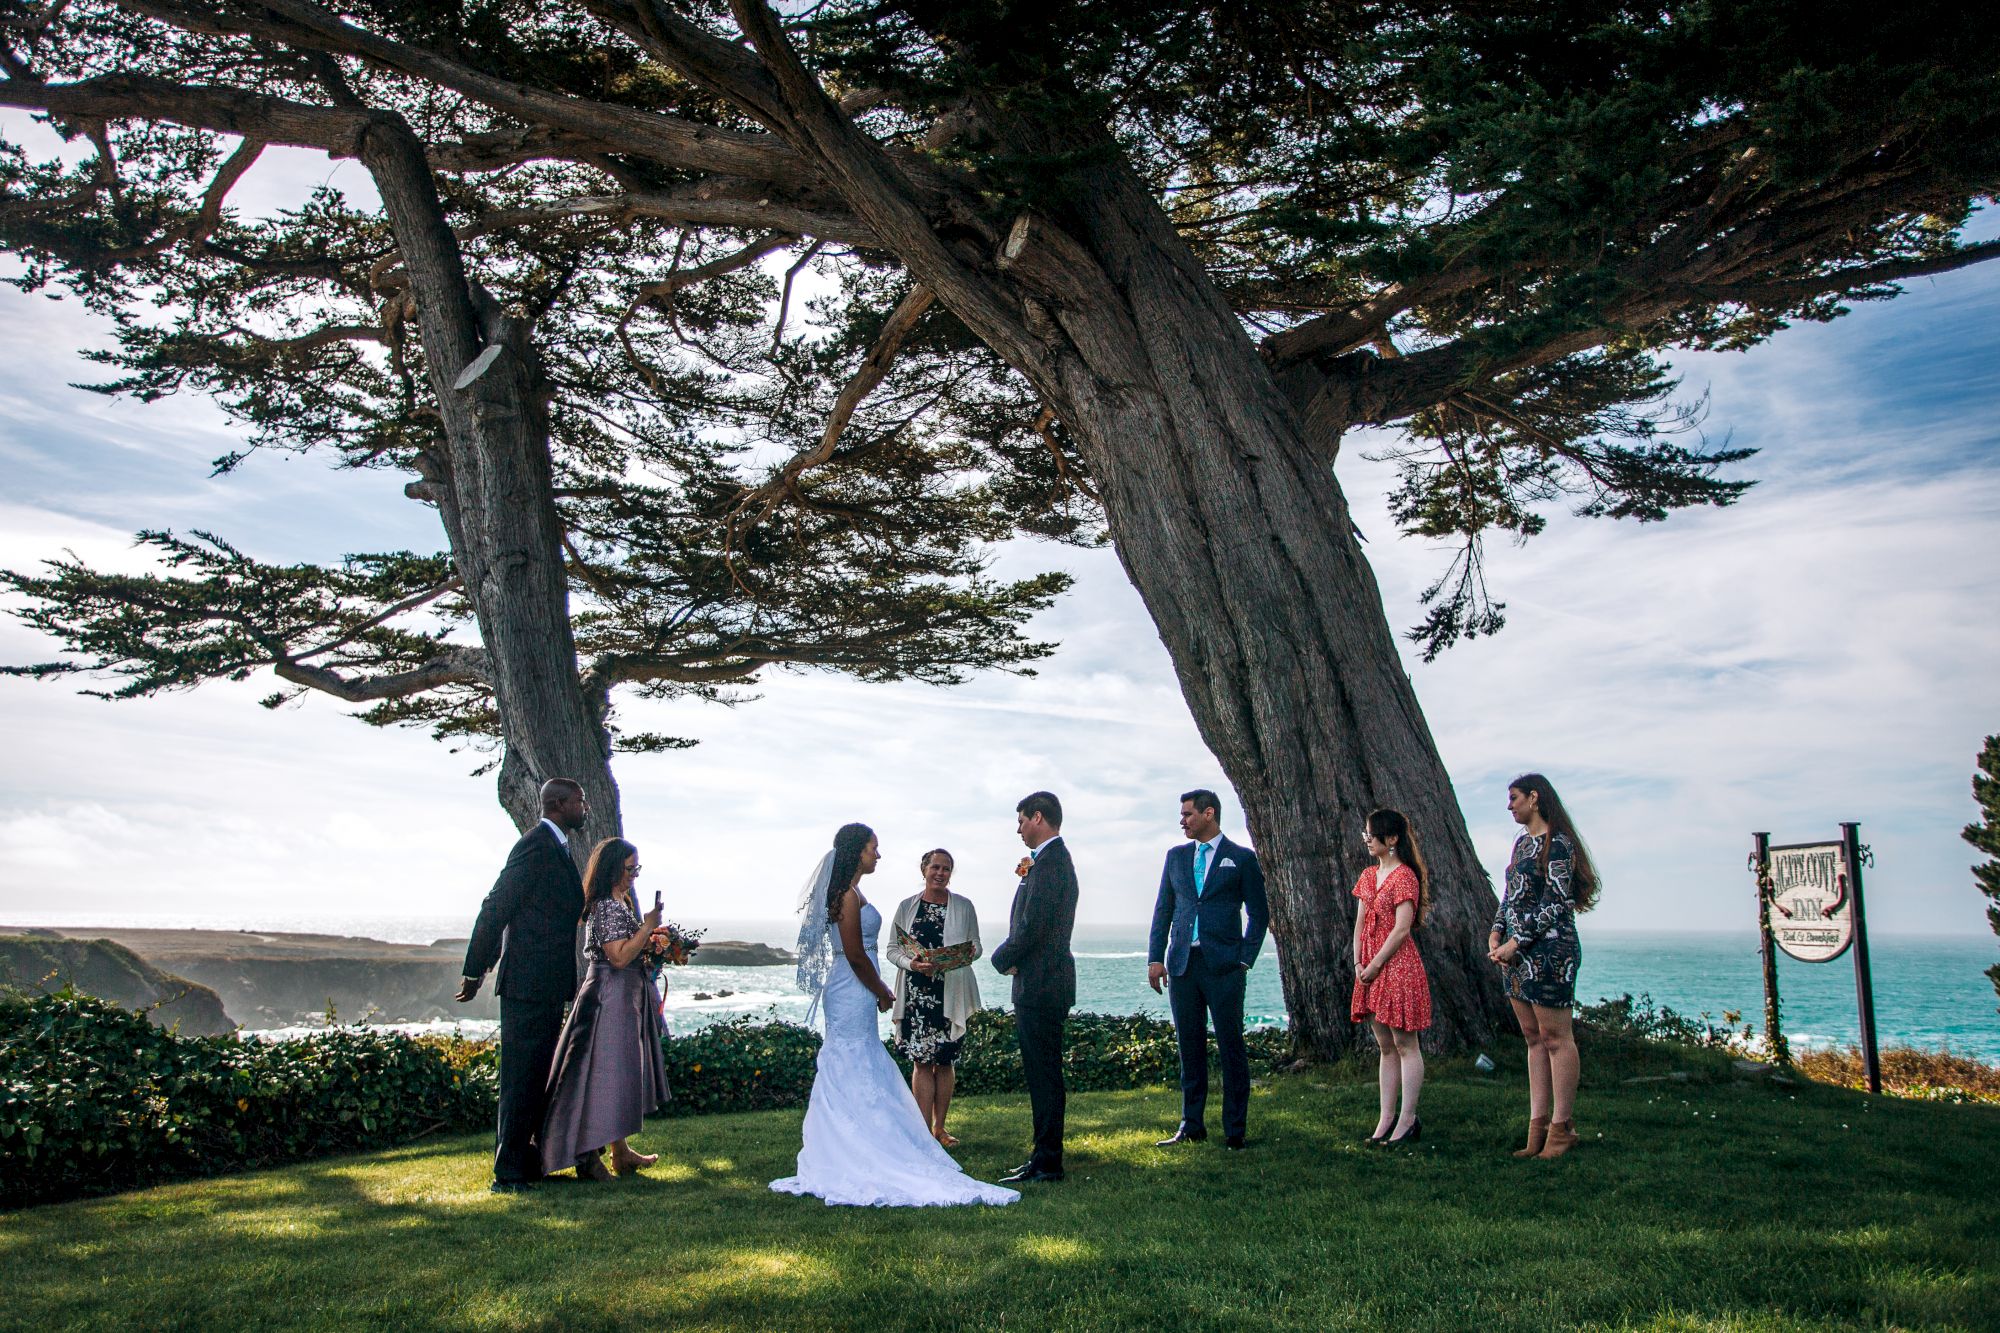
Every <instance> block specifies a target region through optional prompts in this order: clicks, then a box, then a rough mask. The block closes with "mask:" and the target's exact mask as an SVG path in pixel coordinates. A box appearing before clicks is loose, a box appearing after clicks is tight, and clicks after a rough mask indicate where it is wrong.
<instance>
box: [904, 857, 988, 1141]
mask: <svg viewBox="0 0 2000 1333" xmlns="http://www.w3.org/2000/svg"><path fill="white" fill-rule="evenodd" d="M919 865H920V867H921V868H922V870H923V875H924V887H923V892H921V893H917V894H913V895H912V896H910V897H908V898H905V899H903V902H902V905H901V906H900V907H898V908H897V909H896V922H895V929H894V930H893V931H891V932H890V936H889V943H888V945H887V947H886V948H884V949H883V951H882V952H883V956H884V957H886V958H887V959H888V960H889V961H890V962H891V963H894V964H895V965H896V1007H895V1008H894V1009H893V1010H892V1011H891V1017H892V1018H893V1019H894V1020H895V1025H896V1046H897V1049H899V1050H900V1051H902V1053H903V1055H904V1057H905V1058H906V1059H908V1060H909V1062H910V1091H911V1092H912V1093H913V1094H915V1096H916V1099H917V1109H918V1110H919V1111H922V1112H923V1115H924V1120H925V1122H926V1123H927V1124H929V1125H930V1130H931V1134H932V1136H933V1137H935V1138H936V1139H937V1141H938V1142H939V1143H942V1144H943V1145H944V1146H945V1147H947V1148H952V1147H956V1146H957V1145H958V1140H957V1139H955V1138H953V1137H952V1136H951V1134H949V1133H948V1132H947V1131H946V1130H945V1127H944V1118H945V1113H946V1112H947V1111H949V1110H950V1109H951V1093H952V1088H953V1087H954V1086H955V1084H956V1083H957V1081H958V1073H957V1069H958V1048H959V1046H960V1044H961V1043H963V1042H964V1040H965V1024H966V1021H967V1020H968V1019H970V1018H971V1017H972V1011H973V1010H975V1009H977V1008H978V1007H979V983H978V982H976V981H974V980H973V979H972V968H971V964H972V962H973V960H974V959H976V958H978V957H979V955H980V953H981V948H980V944H979V914H978V913H977V912H975V911H974V910H973V908H972V900H971V899H970V898H967V897H966V896H965V895H964V894H961V893H953V892H952V891H951V889H950V885H951V872H952V869H953V867H954V863H953V861H952V857H951V853H950V852H948V851H946V850H944V848H942V847H939V848H937V849H935V850H933V851H928V852H925V853H924V856H923V860H922V861H921V862H919ZM945 950H949V952H948V953H945V954H944V956H942V957H939V958H932V957H930V956H929V955H931V954H933V953H938V952H940V951H945Z"/></svg>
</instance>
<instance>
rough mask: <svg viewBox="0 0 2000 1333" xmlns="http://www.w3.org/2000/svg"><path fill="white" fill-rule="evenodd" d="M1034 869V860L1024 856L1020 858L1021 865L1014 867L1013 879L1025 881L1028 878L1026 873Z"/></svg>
mask: <svg viewBox="0 0 2000 1333" xmlns="http://www.w3.org/2000/svg"><path fill="white" fill-rule="evenodd" d="M1034 868H1035V858H1034V857H1032V856H1024V857H1022V858H1021V864H1019V865H1017V866H1015V867H1014V878H1016V879H1026V878H1027V877H1028V872H1029V871H1030V870H1033V869H1034Z"/></svg>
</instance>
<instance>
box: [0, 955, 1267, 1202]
mask: <svg viewBox="0 0 2000 1333" xmlns="http://www.w3.org/2000/svg"><path fill="white" fill-rule="evenodd" d="M1249 1044H1250V1054H1251V1065H1252V1068H1253V1070H1255V1071H1263V1070H1268V1069H1270V1068H1272V1067H1274V1066H1276V1065H1278V1064H1280V1063H1282V1062H1284V1061H1285V1060H1286V1059H1288V1058H1289V1056H1290V1039H1289V1037H1288V1036H1287V1035H1286V1034H1285V1033H1283V1032H1278V1031H1269V1030H1264V1031H1258V1032H1252V1033H1250V1034H1249ZM819 1046H820V1038H819V1034H818V1033H816V1032H814V1031H813V1030H812V1029H810V1028H806V1027H801V1026H799V1025H798V1024H796V1023H786V1022H781V1021H757V1020H755V1019H750V1018H738V1019H732V1020H730V1021H728V1022H723V1023H717V1024H715V1025H713V1026H711V1027H707V1028H703V1029H701V1030H700V1031H697V1032H693V1033H690V1034H689V1035H687V1036H685V1037H677V1038H673V1039H671V1040H669V1041H667V1042H666V1043H664V1046H663V1051H664V1054H665V1058H666V1066H667V1077H668V1080H669V1081H670V1082H671V1083H672V1085H673V1090H674V1097H673V1100H672V1101H671V1102H670V1103H668V1105H667V1106H666V1107H664V1108H663V1109H662V1112H661V1113H662V1114H664V1115H671V1116H682V1115H704V1114H711V1113H714V1112H719V1111H763V1110H771V1109H774V1108H779V1107H797V1106H804V1105H805V1103H806V1100H807V1098H808V1096H809V1095H810V1094H811V1092H812V1082H813V1074H814V1069H815V1063H816V1061H817V1059H818V1055H819ZM890 1050H891V1053H892V1054H893V1052H894V1046H893V1045H891V1047H890ZM498 1059H499V1045H498V1043H497V1042H492V1041H471V1040H467V1039H465V1038H463V1037H455V1036H453V1037H444V1036H437V1037H406V1036H403V1035H400V1034H397V1033H390V1032H381V1031H375V1030H370V1029H366V1028H335V1029H332V1030H330V1031H328V1032H325V1033H321V1034H316V1035H314V1036H310V1037H303V1038H299V1039H296V1040H291V1041H282V1042H259V1041H244V1040H240V1039H238V1038H235V1037H192V1038H184V1037H176V1036H174V1035H173V1034H171V1033H168V1032H163V1031H161V1030H160V1029H158V1028H156V1027H154V1026H152V1024H150V1023H148V1022H147V1021H146V1019H145V1018H144V1017H143V1016H142V1015H139V1014H135V1013H132V1012H130V1011H129V1010H125V1009H121V1008H119V1007H117V1006H116V1005H112V1004H107V1003H105V1002H104V1001H102V1000H97V999H93V998H91V997H89V996H86V995H79V994H77V993H75V992H74V991H59V992H56V993H55V994H52V995H45V996H37V997H35V998H33V999H29V1000H25V1001H23V1000H9V1001H4V1002H0V1207H18V1206H20V1205H23V1204H29V1203H43V1202H48V1201H51V1200H55V1199H63V1198H71V1197H74V1196H77V1195H83V1194H101V1193H106V1192H109V1191H114V1190H123V1189H133V1188H137V1187H138V1186H141V1185H148V1184H153V1183H156V1182H159V1181H164V1180H174V1179H179V1178H182V1177H186V1176H202V1175H216V1174H220V1173H222V1172H226V1171H237V1170H243V1169H246V1168H250V1167H257V1166H266V1165H271V1164H273V1163H278V1162H288V1161H296V1160H299V1159H301V1158H306V1157H315V1156H320V1155H323V1154H327V1153H335V1152H352V1151H357V1150H362V1149H369V1148H381V1147H387V1146H389V1145H391V1144H395V1143H399V1142H403V1141H405V1140H407V1139H409V1138H411V1137H413V1136H415V1135H418V1134H422V1133H425V1132H428V1131H431V1130H438V1129H444V1130H455V1131H462V1130H471V1129H482V1128H486V1127H489V1126H490V1125H491V1124H492V1123H493V1113H494V1108H495V1101H496V1084H497V1078H496V1075H497V1065H498ZM903 1067H904V1069H905V1070H907V1069H908V1065H907V1064H904V1066H903ZM1179 1070H1180V1064H1179V1056H1178V1054H1177V1051H1176V1048H1175V1045H1174V1028H1173V1024H1172V1023H1170V1022H1168V1021H1167V1020H1166V1019H1163V1018H1154V1017H1148V1016H1145V1015H1141V1014H1132V1015H1124V1016H1121V1015H1112V1014H1072V1015H1071V1016H1070V1020H1069V1028H1068V1034H1067V1043H1066V1047H1065V1053H1064V1074H1065V1077H1066V1079H1067V1081H1068V1083H1069V1086H1070V1087H1071V1088H1073V1089H1075V1090H1077V1091H1079V1092H1082V1091H1098V1090H1104V1089H1114V1088H1136V1087H1143V1086H1145V1085H1147V1084H1154V1083H1171V1082H1173V1081H1175V1080H1176V1079H1177V1078H1178V1077H1179ZM1025 1086H1026V1085H1025V1083H1024V1082H1023V1080H1022V1078H1021V1056H1020V1053H1019V1051H1018V1050H1017V1049H1016V1047H1015V1044H1014V1020H1013V1017H1012V1015H1010V1014H1007V1013H1005V1012H1002V1011H1001V1010H998V1009H982V1010H980V1011H979V1012H977V1013H975V1014H974V1015H973V1016H972V1020H971V1023H970V1026H969V1029H968V1031H967V1033H966V1041H965V1046H964V1048H963V1051H962V1053H961V1055H960V1059H959V1080H958V1088H959V1091H961V1092H965V1093H973V1094H978V1093H996V1092H1019V1091H1022V1090H1023V1089H1024V1088H1025Z"/></svg>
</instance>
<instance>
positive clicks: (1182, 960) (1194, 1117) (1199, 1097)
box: [1146, 788, 1271, 1148]
mask: <svg viewBox="0 0 2000 1333" xmlns="http://www.w3.org/2000/svg"><path fill="white" fill-rule="evenodd" d="M1181 832H1183V833H1185V834H1187V835H1188V837H1189V838H1191V839H1193V841H1192V842H1188V843H1184V844H1182V845H1181V846H1179V847H1176V848H1174V849H1173V850H1172V851H1170V852H1168V853H1167V864H1166V868H1165V869H1163V870H1162V871H1161V872H1160V896H1159V900H1158V901H1157V902H1155V903H1154V904H1153V934H1152V939H1151V940H1150V941H1149V942H1148V944H1147V947H1146V959H1147V963H1146V980H1147V982H1148V984H1150V985H1151V986H1152V988H1153V990H1154V991H1155V992H1157V991H1158V990H1159V989H1160V984H1161V982H1162V981H1163V980H1164V981H1165V982H1166V985H1167V995H1168V1001H1169V1003H1171V1004H1172V1005H1173V1010H1174V1034H1175V1036H1176V1037H1178V1038H1179V1044H1180V1054H1181V1123H1180V1127H1179V1128H1178V1129H1176V1130H1175V1131H1174V1132H1173V1135H1172V1136H1171V1137H1170V1138H1165V1139H1161V1140H1160V1146H1161V1147H1162V1148H1164V1147H1166V1146H1167V1145H1168V1144H1170V1143H1196V1142H1199V1141H1200V1140H1202V1139H1205V1138H1207V1137H1208V1126H1207V1125H1206V1123H1205V1118H1206V1115H1207V1108H1208V1020H1209V1019H1210V1018H1211V1017H1213V1018H1214V1020H1215V1048H1216V1052H1217V1054H1219V1055H1220V1056H1221V1057H1222V1142H1223V1144H1224V1146H1226V1147H1230V1148H1241V1147H1242V1146H1243V1135H1244V1132H1245V1129H1246V1123H1245V1122H1246V1121H1247V1120H1248V1118H1249V1114H1250V1055H1249V1052H1248V1051H1246V1050H1245V1049H1244V1046H1243V990H1244V974H1245V973H1247V972H1248V971H1249V970H1250V965H1251V964H1252V963H1254V962H1256V961H1257V951H1258V950H1259V949H1261V948H1263V947H1264V931H1265V929H1266V928H1267V927H1268V926H1269V925H1270V920H1271V914H1270V909H1269V908H1268V907H1267V906H1266V905H1265V902H1264V870H1263V867H1261V866H1259V865H1258V864H1257V853H1255V852H1253V851H1251V850H1250V849H1249V848H1248V847H1244V846H1242V845H1241V844H1239V843H1234V842H1231V841H1230V840H1229V839H1227V838H1225V837H1223V836H1222V800H1221V798H1220V797H1218V796H1217V795H1216V794H1215V793H1214V792H1212V791H1208V790H1206V789H1205V788H1204V789H1198V790H1195V791H1191V792H1188V793H1187V794H1186V795H1184V796H1182V797H1181ZM1246 917H1247V918H1248V921H1249V924H1248V927H1247V929H1246V927H1245V924H1244V920H1245V918H1246Z"/></svg>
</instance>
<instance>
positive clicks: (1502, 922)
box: [1493, 832, 1583, 1009]
mask: <svg viewBox="0 0 2000 1333" xmlns="http://www.w3.org/2000/svg"><path fill="white" fill-rule="evenodd" d="M1543 836H1545V837H1546V838H1548V840H1549V855H1548V868H1547V870H1546V871H1545V870H1544V869H1543V868H1542V839H1541V838H1538V837H1535V836H1534V835H1533V834H1529V833H1524V834H1522V835H1521V836H1520V837H1519V838H1517V839H1515V841H1514V855H1513V859H1512V860H1510V861H1509V862H1508V863H1507V896H1506V897H1505V898H1502V899H1501V900H1500V914H1499V915H1498V916H1496V917H1494V918H1493V933H1494V934H1496V935H1498V936H1499V937H1500V938H1501V941H1502V942H1503V943H1504V942H1505V941H1507V940H1519V941H1520V942H1521V947H1520V949H1519V950H1517V951H1516V952H1515V954H1514V964H1513V966H1511V967H1506V968H1502V969H1501V971H1502V973H1503V975H1504V976H1505V977H1506V979H1507V996H1508V998H1509V999H1514V1000H1520V1001H1522V1002H1523V1003H1525V1004H1539V1005H1541V1006H1543V1007H1544V1008H1547V1009H1567V1008H1568V1007H1570V1006H1571V1005H1573V1004H1575V1003H1576V969H1577V965H1578V964H1579V963H1581V962H1582V961H1583V947H1582V944H1581V943H1580V942H1579V941H1578V939H1577V935H1576V897H1575V889H1574V886H1573V883H1572V876H1573V875H1574V872H1575V869H1576V852H1575V849H1574V848H1572V847H1571V846H1570V841H1569V839H1568V838H1566V837H1564V836H1563V835H1562V834H1560V833H1555V832H1550V833H1548V834H1545V835H1543Z"/></svg>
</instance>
